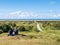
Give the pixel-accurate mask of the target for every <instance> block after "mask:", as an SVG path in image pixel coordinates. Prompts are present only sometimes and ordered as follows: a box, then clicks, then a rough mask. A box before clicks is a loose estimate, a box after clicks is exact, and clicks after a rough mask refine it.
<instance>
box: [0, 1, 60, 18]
mask: <svg viewBox="0 0 60 45" xmlns="http://www.w3.org/2000/svg"><path fill="white" fill-rule="evenodd" d="M0 19H60V0H0Z"/></svg>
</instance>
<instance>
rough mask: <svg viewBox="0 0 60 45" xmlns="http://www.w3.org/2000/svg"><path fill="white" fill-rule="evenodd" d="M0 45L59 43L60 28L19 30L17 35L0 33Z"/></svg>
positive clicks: (54, 44)
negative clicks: (37, 30) (40, 30)
mask: <svg viewBox="0 0 60 45" xmlns="http://www.w3.org/2000/svg"><path fill="white" fill-rule="evenodd" d="M0 45H60V30H46V31H43V32H19V35H17V36H7V33H3V34H0Z"/></svg>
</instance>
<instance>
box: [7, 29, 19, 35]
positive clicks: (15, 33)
mask: <svg viewBox="0 0 60 45" xmlns="http://www.w3.org/2000/svg"><path fill="white" fill-rule="evenodd" d="M15 35H18V29H17V28H15V29H13V30H11V29H10V30H9V31H8V36H15Z"/></svg>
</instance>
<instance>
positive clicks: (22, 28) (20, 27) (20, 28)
mask: <svg viewBox="0 0 60 45" xmlns="http://www.w3.org/2000/svg"><path fill="white" fill-rule="evenodd" d="M18 30H19V31H26V29H25V27H24V26H19V29H18Z"/></svg>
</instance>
